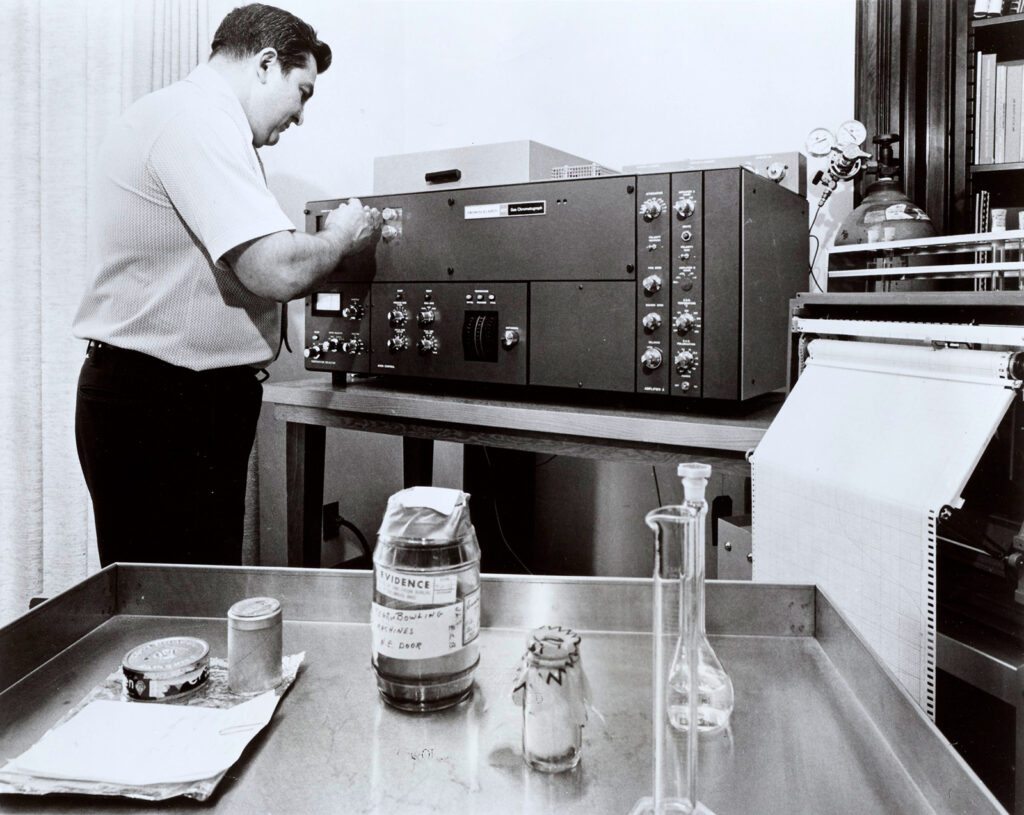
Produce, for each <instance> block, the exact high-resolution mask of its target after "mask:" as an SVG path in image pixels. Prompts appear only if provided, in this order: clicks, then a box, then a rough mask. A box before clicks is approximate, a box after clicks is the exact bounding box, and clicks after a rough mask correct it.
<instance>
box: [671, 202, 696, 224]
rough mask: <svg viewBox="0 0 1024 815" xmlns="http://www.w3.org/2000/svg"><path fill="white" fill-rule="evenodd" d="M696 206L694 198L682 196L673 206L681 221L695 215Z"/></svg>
mask: <svg viewBox="0 0 1024 815" xmlns="http://www.w3.org/2000/svg"><path fill="white" fill-rule="evenodd" d="M694 208H695V205H694V203H693V199H692V198H680V199H679V200H678V201H676V203H675V206H673V207H672V209H674V210H675V211H676V216H677V217H678V218H679V220H680V221H682V220H684V219H685V218H689V217H690V216H691V215H693V210H694Z"/></svg>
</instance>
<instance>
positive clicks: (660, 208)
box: [640, 198, 696, 223]
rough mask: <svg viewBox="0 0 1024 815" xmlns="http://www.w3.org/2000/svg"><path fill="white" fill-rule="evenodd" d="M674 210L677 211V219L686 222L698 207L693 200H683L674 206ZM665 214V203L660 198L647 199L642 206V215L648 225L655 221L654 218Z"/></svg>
mask: <svg viewBox="0 0 1024 815" xmlns="http://www.w3.org/2000/svg"><path fill="white" fill-rule="evenodd" d="M672 209H673V210H674V211H675V213H676V217H678V218H679V220H684V219H686V218H689V217H690V215H692V214H693V211H694V210H695V209H696V205H695V204H694V203H693V199H691V198H681V199H679V201H677V202H676V203H675V204H673V205H672ZM663 212H665V202H664V201H663V200H662V199H659V198H649V199H646V200H645V201H644V202H643V203H642V204H641V205H640V215H641V216H642V217H643V219H644V220H645V221H647V222H648V223H650V221H652V220H654V218H657V217H659V216H660V215H662V213H663Z"/></svg>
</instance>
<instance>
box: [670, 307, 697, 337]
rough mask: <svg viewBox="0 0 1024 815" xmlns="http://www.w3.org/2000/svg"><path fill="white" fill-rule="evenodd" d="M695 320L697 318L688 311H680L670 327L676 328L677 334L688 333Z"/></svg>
mask: <svg viewBox="0 0 1024 815" xmlns="http://www.w3.org/2000/svg"><path fill="white" fill-rule="evenodd" d="M696 321H697V318H696V317H694V316H693V315H692V314H691V313H690V312H688V311H681V312H680V313H679V314H677V315H676V318H675V319H674V320H673V321H672V327H673V328H674V329H675V330H676V333H677V334H688V333H689V332H690V329H691V328H693V324H694V323H695V322H696Z"/></svg>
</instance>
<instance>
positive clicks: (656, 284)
mask: <svg viewBox="0 0 1024 815" xmlns="http://www.w3.org/2000/svg"><path fill="white" fill-rule="evenodd" d="M641 285H642V286H643V287H644V291H645V292H647V294H654V293H655V292H656V291H660V290H661V278H660V277H659V276H658V275H656V274H649V275H647V277H645V278H644V279H643V282H642V283H641Z"/></svg>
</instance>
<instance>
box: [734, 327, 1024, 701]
mask: <svg viewBox="0 0 1024 815" xmlns="http://www.w3.org/2000/svg"><path fill="white" fill-rule="evenodd" d="M808 354H809V358H808V361H807V365H806V368H805V369H804V372H803V374H802V375H801V377H800V379H799V380H798V381H797V384H796V386H795V387H794V388H793V390H792V392H791V393H790V394H789V396H788V397H787V399H786V402H785V403H784V404H783V406H782V409H781V410H780V411H779V414H778V415H777V417H776V418H775V421H773V423H772V425H771V427H770V428H769V429H768V432H767V433H766V434H765V436H764V438H763V439H762V441H761V443H760V444H759V445H758V447H757V449H756V451H755V452H754V455H753V457H752V460H751V464H752V469H751V473H752V483H753V541H752V546H753V556H754V563H753V579H754V580H755V581H760V582H775V583H778V582H782V583H811V584H814V585H817V586H818V587H819V588H820V589H821V590H822V591H824V592H825V593H826V594H827V595H828V596H829V598H830V599H831V600H832V601H833V602H834V603H835V605H836V607H837V608H838V609H840V610H841V611H842V612H843V613H844V615H845V616H846V617H847V618H848V619H849V620H850V622H851V624H852V625H853V626H854V627H855V628H856V629H857V631H858V632H859V633H860V635H861V636H862V637H863V638H864V640H865V641H866V642H867V643H868V645H870V646H871V647H872V648H873V649H874V650H875V652H876V653H877V654H878V656H879V658H880V659H882V661H883V662H884V664H885V665H886V666H887V667H888V668H889V669H890V670H891V671H892V672H893V673H894V674H895V675H896V676H897V677H898V679H899V680H900V682H901V683H902V684H903V686H904V687H905V688H906V689H907V691H908V692H909V693H910V694H911V696H913V698H914V699H915V700H917V702H918V704H920V705H921V707H922V708H923V709H924V710H926V711H927V713H928V714H929V715H930V716H934V712H935V578H936V575H935V545H936V542H935V519H936V517H937V515H938V513H939V512H940V510H941V509H942V507H944V506H950V507H959V506H962V504H963V501H962V499H961V497H960V496H961V492H962V491H963V488H964V486H965V485H966V483H967V480H968V479H969V478H970V476H971V473H972V472H973V471H974V468H975V466H976V465H977V463H978V460H979V459H980V457H981V455H982V453H983V452H984V451H985V447H986V446H987V445H988V443H989V441H990V440H991V438H992V436H993V434H994V433H995V430H996V428H997V426H998V425H999V422H1000V420H1001V419H1002V417H1003V415H1004V414H1005V413H1006V410H1007V408H1008V407H1009V405H1010V402H1011V401H1012V399H1013V396H1014V387H1015V386H1017V385H1019V383H1016V382H1014V381H1013V380H1010V379H1008V375H1007V368H1008V360H1009V354H1008V353H1006V352H996V351H974V350H966V349H948V348H942V349H934V348H929V347H914V346H903V345H894V344H885V343H870V342H850V341H834V340H815V341H813V342H811V343H810V345H809V346H808Z"/></svg>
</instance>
